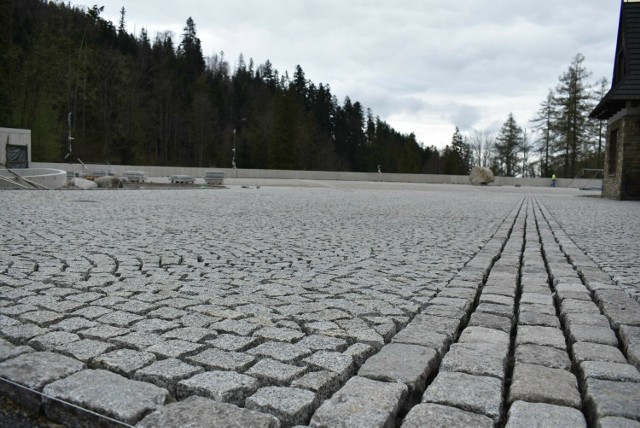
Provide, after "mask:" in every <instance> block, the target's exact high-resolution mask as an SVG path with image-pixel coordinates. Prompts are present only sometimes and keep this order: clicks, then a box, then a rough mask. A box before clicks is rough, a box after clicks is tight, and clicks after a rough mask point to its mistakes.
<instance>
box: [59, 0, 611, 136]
mask: <svg viewBox="0 0 640 428" xmlns="http://www.w3.org/2000/svg"><path fill="white" fill-rule="evenodd" d="M95 1H96V2H97V4H98V5H99V6H105V9H104V12H103V14H102V17H103V18H105V19H107V20H110V21H112V22H113V23H114V24H115V25H117V23H118V20H119V11H120V9H121V8H122V7H124V8H125V10H126V25H127V31H128V32H130V33H133V32H134V31H135V33H136V34H139V32H140V29H141V28H142V27H145V28H146V29H147V31H148V34H149V36H150V37H151V38H152V39H153V38H155V34H156V33H157V32H160V31H166V30H169V31H172V32H173V33H175V38H174V41H175V43H179V41H180V39H181V34H182V33H183V28H184V26H185V23H186V20H187V18H189V17H192V18H193V20H194V21H195V23H196V32H197V35H198V37H199V38H200V40H201V41H202V49H203V54H204V55H205V57H206V56H210V55H212V54H213V53H216V52H220V51H224V53H225V57H226V59H227V60H228V61H229V63H230V65H231V66H232V67H233V66H234V65H235V64H236V62H237V58H238V56H239V54H240V53H242V54H244V57H245V59H246V61H247V63H248V61H249V58H253V60H254V62H255V63H256V65H259V64H262V63H264V62H265V61H266V60H267V59H268V60H270V61H271V62H272V64H273V65H274V67H275V68H276V69H278V71H279V72H280V73H281V74H283V73H284V72H285V71H288V72H289V75H292V74H293V71H294V70H295V66H296V65H298V64H299V65H300V66H301V67H302V69H303V70H304V72H305V74H306V77H307V79H310V80H311V81H313V82H314V83H315V84H316V85H317V84H318V83H325V84H329V85H330V87H331V89H332V93H333V94H334V95H336V96H337V97H338V100H339V101H340V102H341V103H342V101H343V100H344V97H345V96H349V97H350V98H351V100H352V101H360V102H361V103H362V104H363V106H364V107H365V108H371V109H372V111H373V113H374V115H377V116H380V118H381V119H382V120H384V121H386V122H388V123H389V124H391V126H393V127H394V128H395V129H396V130H398V131H400V132H403V133H409V132H414V133H415V134H416V136H417V138H418V141H420V142H421V143H423V144H425V145H435V146H437V147H444V146H445V145H446V144H448V143H450V142H451V136H452V134H453V131H454V129H455V126H458V127H459V128H460V130H461V131H463V132H471V131H472V129H479V130H484V129H499V127H500V126H501V125H502V123H504V121H505V120H506V118H507V115H508V114H509V113H510V112H513V113H514V115H515V117H516V120H517V121H518V123H519V124H520V125H521V126H523V127H528V126H530V125H529V123H528V122H529V120H531V119H532V118H533V117H534V116H535V112H536V111H537V110H538V108H539V105H540V102H542V101H543V100H544V98H545V97H546V95H547V92H548V90H549V88H555V86H556V85H557V83H558V77H559V76H560V74H561V73H563V72H564V71H566V69H567V68H568V66H569V63H570V61H571V59H572V58H573V56H574V55H575V54H577V53H582V54H583V55H584V56H585V57H586V61H585V65H586V67H587V68H588V69H589V70H590V71H592V72H593V77H592V80H593V81H594V82H595V81H596V80H598V79H599V78H601V77H607V79H609V80H611V75H612V70H613V58H614V50H615V42H616V35H617V26H618V17H619V10H620V2H619V1H618V0H535V1H534V0H395V1H390V0H384V1H382V0H367V1H365V0H235V1H230V0H227V1H219V0H179V1H176V0H171V1H170V0H101V1H99V0H95ZM71 3H73V4H75V5H78V6H83V5H84V6H87V5H93V4H94V3H89V2H88V1H87V0H77V1H72V2H71Z"/></svg>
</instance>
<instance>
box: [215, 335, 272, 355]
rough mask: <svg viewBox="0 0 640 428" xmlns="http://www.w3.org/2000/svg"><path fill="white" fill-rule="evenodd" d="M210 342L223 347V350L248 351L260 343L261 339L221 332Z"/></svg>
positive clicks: (220, 347)
mask: <svg viewBox="0 0 640 428" xmlns="http://www.w3.org/2000/svg"><path fill="white" fill-rule="evenodd" d="M207 343H208V344H210V345H212V346H214V347H216V348H219V349H222V350H223V351H235V352H241V351H246V350H247V349H249V348H253V347H254V346H256V345H258V344H259V343H260V339H259V338H257V337H252V336H236V335H235V334H221V335H219V336H217V337H216V338H215V339H213V340H209V341H207Z"/></svg>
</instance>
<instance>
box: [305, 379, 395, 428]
mask: <svg viewBox="0 0 640 428" xmlns="http://www.w3.org/2000/svg"><path fill="white" fill-rule="evenodd" d="M407 394H408V388H407V386H406V385H404V384H402V383H387V382H379V381H375V380H371V379H367V378H363V377H359V376H355V377H353V378H351V379H349V381H348V382H347V383H346V384H345V385H344V386H343V387H342V388H341V389H340V390H339V391H338V392H336V393H335V394H334V395H333V396H332V397H331V398H330V399H328V400H326V401H325V402H324V403H323V404H322V405H321V406H320V408H319V409H318V410H317V411H316V412H315V413H314V414H313V417H312V418H311V422H310V424H309V425H310V426H312V427H326V426H344V427H348V426H362V427H371V428H374V427H389V426H393V424H394V422H395V419H396V415H397V414H398V411H399V410H400V407H401V405H403V403H404V401H405V399H406V397H407Z"/></svg>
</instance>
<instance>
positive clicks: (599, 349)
mask: <svg viewBox="0 0 640 428" xmlns="http://www.w3.org/2000/svg"><path fill="white" fill-rule="evenodd" d="M571 349H572V350H573V359H574V361H575V362H576V363H577V364H580V363H582V362H583V361H604V362H611V363H626V362H627V359H626V358H625V357H624V355H623V354H622V352H620V350H619V349H618V348H615V347H613V346H610V345H602V344H599V343H591V342H576V343H574V344H573V345H571Z"/></svg>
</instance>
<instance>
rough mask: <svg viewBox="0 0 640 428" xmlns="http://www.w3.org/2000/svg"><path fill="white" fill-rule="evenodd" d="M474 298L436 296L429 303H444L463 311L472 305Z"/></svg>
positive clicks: (443, 304)
mask: <svg viewBox="0 0 640 428" xmlns="http://www.w3.org/2000/svg"><path fill="white" fill-rule="evenodd" d="M472 302H473V299H460V298H455V297H435V298H433V299H431V301H430V302H429V305H442V306H450V307H452V308H456V309H459V310H461V311H464V312H466V311H468V310H469V308H470V307H471V303H472Z"/></svg>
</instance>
